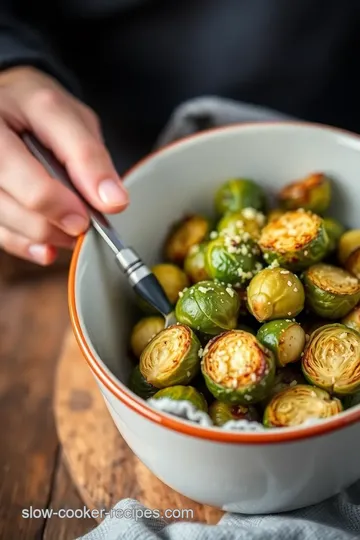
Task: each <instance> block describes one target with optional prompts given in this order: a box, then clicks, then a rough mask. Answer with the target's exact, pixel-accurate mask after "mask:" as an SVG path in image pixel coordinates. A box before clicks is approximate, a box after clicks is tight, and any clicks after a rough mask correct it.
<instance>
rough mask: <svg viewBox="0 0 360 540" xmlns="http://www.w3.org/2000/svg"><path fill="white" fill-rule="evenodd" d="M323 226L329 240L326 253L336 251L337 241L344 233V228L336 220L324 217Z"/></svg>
mask: <svg viewBox="0 0 360 540" xmlns="http://www.w3.org/2000/svg"><path fill="white" fill-rule="evenodd" d="M324 226H325V230H326V233H327V235H328V238H329V245H328V253H332V252H333V251H335V250H336V249H337V246H338V244H339V240H340V238H341V236H342V235H343V234H344V232H345V227H344V226H343V225H342V224H341V223H339V221H337V220H336V219H333V218H330V217H325V218H324Z"/></svg>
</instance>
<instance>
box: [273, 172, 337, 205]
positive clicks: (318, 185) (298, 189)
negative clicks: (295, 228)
mask: <svg viewBox="0 0 360 540" xmlns="http://www.w3.org/2000/svg"><path fill="white" fill-rule="evenodd" d="M279 200H280V205H281V206H282V207H283V208H285V209H286V210H296V209H297V208H304V210H311V212H314V213H315V214H323V213H324V212H325V210H327V209H328V207H329V205H330V201H331V183H330V179H329V178H328V177H327V176H326V175H325V174H322V173H312V174H309V175H308V176H307V177H306V178H303V179H301V180H297V181H296V182H292V183H291V184H288V185H286V186H285V187H284V188H283V189H282V190H281V191H280V194H279Z"/></svg>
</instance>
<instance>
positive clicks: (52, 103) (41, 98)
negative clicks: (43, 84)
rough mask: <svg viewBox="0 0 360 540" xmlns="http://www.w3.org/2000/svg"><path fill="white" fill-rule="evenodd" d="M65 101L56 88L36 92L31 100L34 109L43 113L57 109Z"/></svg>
mask: <svg viewBox="0 0 360 540" xmlns="http://www.w3.org/2000/svg"><path fill="white" fill-rule="evenodd" d="M62 101H63V98H62V95H61V93H60V92H59V90H56V89H54V88H42V89H41V90H38V91H37V92H35V94H34V95H33V96H32V98H31V104H30V105H32V106H33V107H34V109H36V110H39V111H42V110H48V109H52V108H54V107H57V106H58V105H59V104H61V103H62Z"/></svg>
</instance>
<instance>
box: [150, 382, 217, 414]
mask: <svg viewBox="0 0 360 540" xmlns="http://www.w3.org/2000/svg"><path fill="white" fill-rule="evenodd" d="M163 398H168V399H171V400H173V401H189V403H191V404H192V405H194V407H196V408H197V409H199V411H204V412H207V410H208V405H207V403H206V399H205V398H204V396H203V395H202V394H200V392H198V391H197V390H196V388H194V387H193V386H181V385H177V386H170V387H168V388H163V389H162V390H159V391H158V392H156V394H154V395H153V396H152V399H163Z"/></svg>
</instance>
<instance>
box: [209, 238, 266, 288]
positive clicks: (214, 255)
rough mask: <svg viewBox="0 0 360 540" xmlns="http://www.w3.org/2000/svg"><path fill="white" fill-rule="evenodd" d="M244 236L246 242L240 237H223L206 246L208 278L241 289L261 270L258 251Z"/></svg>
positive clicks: (255, 245) (253, 243) (254, 244)
mask: <svg viewBox="0 0 360 540" xmlns="http://www.w3.org/2000/svg"><path fill="white" fill-rule="evenodd" d="M245 235H246V241H245V240H243V237H242V236H240V235H237V236H227V235H225V236H223V237H219V238H217V239H216V240H212V241H211V242H210V243H209V244H208V246H207V249H206V252H205V268H206V271H207V273H208V275H209V276H210V278H212V279H217V280H219V281H222V282H224V283H230V284H232V285H236V286H238V287H241V286H242V285H244V284H245V283H247V282H248V281H250V279H251V278H252V277H253V276H254V275H255V274H256V273H257V272H259V271H260V270H261V269H262V267H263V265H262V263H261V256H260V250H259V248H258V246H257V244H256V243H255V242H253V241H252V240H251V239H250V238H249V234H248V233H244V235H243V236H245Z"/></svg>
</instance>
